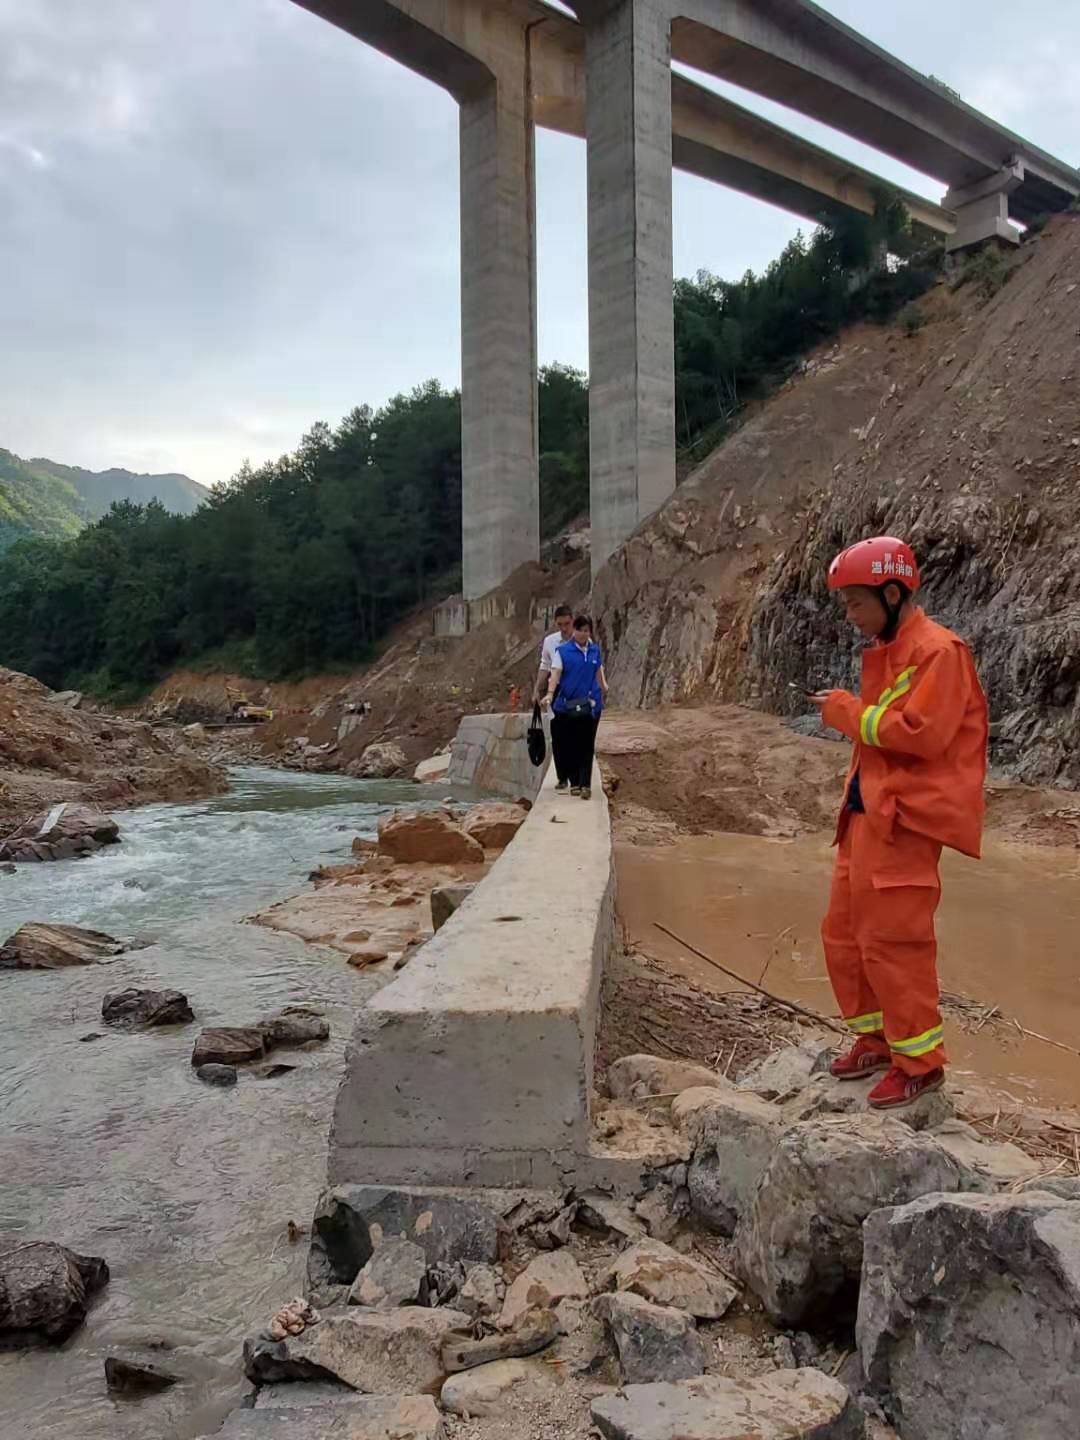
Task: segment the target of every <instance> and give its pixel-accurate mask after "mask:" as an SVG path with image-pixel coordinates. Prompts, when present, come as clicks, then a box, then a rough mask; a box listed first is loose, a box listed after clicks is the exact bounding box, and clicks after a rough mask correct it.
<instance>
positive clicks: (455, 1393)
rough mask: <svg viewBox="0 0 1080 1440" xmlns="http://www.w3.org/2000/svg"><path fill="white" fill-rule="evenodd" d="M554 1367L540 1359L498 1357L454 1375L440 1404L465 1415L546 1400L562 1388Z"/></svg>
mask: <svg viewBox="0 0 1080 1440" xmlns="http://www.w3.org/2000/svg"><path fill="white" fill-rule="evenodd" d="M559 1384H560V1382H559V1380H558V1379H557V1378H556V1376H555V1374H554V1373H553V1372H552V1370H551V1367H550V1366H548V1365H545V1364H544V1363H543V1361H539V1360H496V1361H494V1362H493V1363H492V1364H490V1365H481V1366H480V1367H479V1369H476V1370H464V1371H462V1372H461V1374H459V1375H451V1376H450V1378H449V1379H448V1380H447V1381H446V1383H445V1384H444V1385H443V1387H442V1394H441V1396H440V1404H441V1405H442V1408H443V1409H444V1410H446V1411H448V1412H449V1413H450V1414H451V1415H460V1416H462V1417H464V1418H466V1419H471V1418H473V1417H478V1418H481V1419H483V1418H486V1417H487V1416H489V1415H501V1414H504V1413H509V1412H512V1411H513V1409H514V1407H515V1406H516V1405H519V1404H521V1403H522V1401H531V1402H534V1403H535V1402H536V1401H543V1400H546V1399H548V1398H550V1396H551V1395H553V1394H554V1393H555V1391H556V1390H558V1388H559Z"/></svg>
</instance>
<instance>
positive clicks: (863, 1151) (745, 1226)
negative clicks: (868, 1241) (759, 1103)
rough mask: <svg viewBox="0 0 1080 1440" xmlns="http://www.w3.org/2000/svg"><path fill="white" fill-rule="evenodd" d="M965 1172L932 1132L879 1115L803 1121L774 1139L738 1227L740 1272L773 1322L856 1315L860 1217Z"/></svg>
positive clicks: (950, 1182)
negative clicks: (920, 1132) (773, 1147)
mask: <svg viewBox="0 0 1080 1440" xmlns="http://www.w3.org/2000/svg"><path fill="white" fill-rule="evenodd" d="M971 1179H972V1177H970V1175H969V1174H968V1173H967V1172H966V1171H964V1170H963V1169H962V1167H961V1166H960V1165H958V1164H957V1162H956V1161H955V1160H954V1159H953V1158H952V1156H951V1155H948V1154H946V1152H945V1151H944V1150H943V1149H942V1148H941V1146H940V1145H938V1144H937V1142H936V1141H935V1140H933V1139H932V1138H931V1137H930V1136H929V1135H917V1134H914V1133H913V1132H912V1131H911V1130H909V1129H908V1127H907V1126H906V1125H903V1124H901V1123H900V1122H899V1121H898V1120H895V1119H892V1118H890V1117H882V1116H878V1115H869V1114H868V1115H851V1116H840V1117H837V1118H836V1119H834V1120H808V1121H805V1122H803V1123H801V1124H798V1125H795V1126H793V1127H792V1128H791V1129H790V1130H788V1131H787V1132H786V1133H785V1134H784V1135H783V1136H782V1137H781V1139H780V1142H779V1144H778V1145H777V1147H776V1150H775V1151H774V1153H773V1156H772V1159H771V1160H770V1161H769V1164H768V1167H767V1169H766V1171H765V1174H764V1175H763V1176H762V1179H761V1183H760V1185H759V1186H758V1189H757V1192H756V1194H755V1195H754V1198H753V1203H752V1205H751V1207H750V1209H749V1211H748V1213H747V1215H746V1217H745V1219H744V1220H743V1222H742V1223H741V1225H740V1227H739V1233H738V1253H739V1262H740V1266H741V1269H742V1273H743V1275H744V1276H745V1278H746V1281H747V1283H748V1284H749V1286H750V1288H751V1289H752V1290H753V1291H754V1293H755V1294H756V1295H757V1296H758V1298H759V1299H760V1300H761V1302H762V1304H763V1305H764V1306H765V1309H766V1310H767V1311H768V1313H769V1315H770V1317H771V1318H772V1319H773V1320H774V1322H775V1323H777V1324H779V1325H782V1326H785V1327H789V1326H803V1325H805V1324H806V1323H807V1322H808V1321H813V1320H814V1319H815V1318H817V1317H819V1316H822V1315H828V1316H829V1317H830V1318H831V1319H832V1320H833V1321H836V1320H837V1319H839V1318H840V1317H841V1316H842V1315H843V1314H844V1313H845V1311H846V1312H848V1313H854V1309H855V1300H856V1293H855V1292H856V1287H857V1285H858V1280H859V1273H860V1271H861V1269H862V1254H863V1249H862V1247H863V1222H864V1221H865V1219H866V1217H867V1216H868V1215H869V1214H871V1213H872V1212H873V1211H874V1210H878V1209H880V1208H882V1207H883V1206H887V1205H896V1204H904V1203H905V1202H907V1201H909V1200H914V1199H916V1198H917V1197H918V1196H920V1195H927V1194H929V1193H931V1192H934V1191H943V1192H947V1191H958V1190H961V1189H963V1188H965V1186H966V1185H968V1184H970V1183H971Z"/></svg>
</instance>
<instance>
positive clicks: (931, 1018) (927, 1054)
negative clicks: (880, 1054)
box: [858, 885, 945, 1075]
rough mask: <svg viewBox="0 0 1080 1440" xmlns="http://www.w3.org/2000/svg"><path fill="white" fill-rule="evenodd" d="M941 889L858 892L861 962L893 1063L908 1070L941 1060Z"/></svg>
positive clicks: (935, 1065) (934, 1065)
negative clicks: (937, 917)
mask: <svg viewBox="0 0 1080 1440" xmlns="http://www.w3.org/2000/svg"><path fill="white" fill-rule="evenodd" d="M939 894H940V891H939V890H938V888H937V887H936V886H932V885H902V886H890V887H887V888H884V889H880V890H873V889H871V890H866V891H861V892H860V893H859V900H860V902H861V903H860V906H859V916H858V934H859V944H860V949H861V951H862V956H863V963H864V965H865V966H866V969H867V971H868V973H869V975H870V978H871V983H872V984H873V986H874V989H875V990H876V992H877V994H878V995H879V996H880V999H881V1008H882V1010H883V1011H884V1014H885V1035H886V1038H887V1039H888V1042H889V1049H890V1051H891V1052H892V1057H893V1062H894V1064H896V1065H898V1066H899V1067H900V1069H901V1070H906V1071H907V1072H908V1074H910V1075H921V1074H924V1073H925V1072H926V1071H927V1070H936V1069H937V1068H938V1067H939V1066H941V1065H944V1064H945V1051H944V1049H943V1041H944V1035H943V1031H942V1024H941V1012H940V1010H939V1009H938V979H937V941H936V940H935V938H934V911H935V909H936V908H937V903H938V897H939Z"/></svg>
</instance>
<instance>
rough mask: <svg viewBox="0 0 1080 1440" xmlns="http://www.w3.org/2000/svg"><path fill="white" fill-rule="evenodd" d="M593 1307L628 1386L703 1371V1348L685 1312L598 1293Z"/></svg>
mask: <svg viewBox="0 0 1080 1440" xmlns="http://www.w3.org/2000/svg"><path fill="white" fill-rule="evenodd" d="M593 1310H594V1312H595V1313H596V1315H597V1316H598V1317H599V1318H600V1319H601V1320H603V1322H604V1324H605V1325H606V1326H607V1328H608V1332H609V1333H610V1335H611V1338H612V1340H613V1342H614V1344H615V1350H616V1353H617V1354H618V1357H619V1369H620V1371H621V1372H622V1378H623V1382H624V1383H625V1384H627V1385H650V1384H652V1383H653V1382H655V1381H659V1380H689V1379H691V1378H692V1377H693V1376H694V1375H701V1374H703V1373H704V1371H705V1347H704V1346H703V1345H702V1343H701V1338H700V1336H699V1335H698V1333H697V1326H696V1325H695V1324H694V1321H693V1318H692V1317H691V1316H689V1315H687V1313H686V1311H685V1310H675V1309H673V1308H672V1307H671V1306H668V1305H652V1304H650V1302H649V1301H648V1300H643V1299H642V1298H641V1296H640V1295H629V1294H626V1293H625V1292H616V1293H615V1294H614V1295H598V1296H597V1298H596V1299H595V1300H594V1301H593Z"/></svg>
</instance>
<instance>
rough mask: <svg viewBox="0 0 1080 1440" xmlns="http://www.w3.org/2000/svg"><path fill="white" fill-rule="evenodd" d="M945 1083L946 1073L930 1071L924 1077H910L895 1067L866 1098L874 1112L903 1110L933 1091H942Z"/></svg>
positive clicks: (940, 1070) (938, 1070)
mask: <svg viewBox="0 0 1080 1440" xmlns="http://www.w3.org/2000/svg"><path fill="white" fill-rule="evenodd" d="M944 1083H945V1071H944V1070H942V1069H940V1068H938V1069H937V1070H928V1071H926V1073H925V1074H923V1075H909V1074H908V1073H907V1071H906V1070H901V1069H900V1067H899V1066H898V1065H894V1066H893V1067H892V1069H891V1070H890V1071H889V1073H888V1074H887V1075H886V1076H885V1078H884V1079H883V1080H879V1081H878V1083H877V1084H876V1085H875V1086H874V1088H873V1090H871V1091H870V1094H869V1095H868V1096H867V1097H866V1103H867V1104H868V1105H869V1106H870V1108H871V1109H872V1110H902V1109H903V1108H904V1106H905V1105H914V1104H915V1101H916V1100H918V1098H919V1096H920V1095H928V1094H929V1093H930V1091H931V1090H940V1089H941V1087H942V1085H944Z"/></svg>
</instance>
